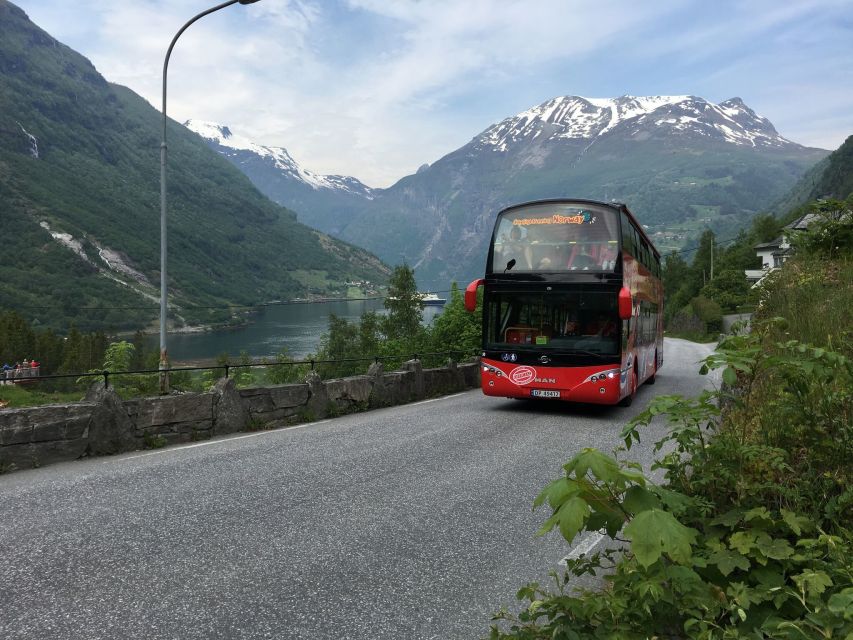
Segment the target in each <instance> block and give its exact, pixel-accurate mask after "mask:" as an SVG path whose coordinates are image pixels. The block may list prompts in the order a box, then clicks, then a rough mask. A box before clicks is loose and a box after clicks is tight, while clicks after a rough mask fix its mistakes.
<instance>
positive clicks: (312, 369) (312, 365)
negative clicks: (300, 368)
mask: <svg viewBox="0 0 853 640" xmlns="http://www.w3.org/2000/svg"><path fill="white" fill-rule="evenodd" d="M311 371H314V360H313V359H312V360H311Z"/></svg>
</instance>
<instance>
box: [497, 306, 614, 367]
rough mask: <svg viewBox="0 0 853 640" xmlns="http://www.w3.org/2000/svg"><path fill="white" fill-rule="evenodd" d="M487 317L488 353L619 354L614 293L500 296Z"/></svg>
mask: <svg viewBox="0 0 853 640" xmlns="http://www.w3.org/2000/svg"><path fill="white" fill-rule="evenodd" d="M486 313H487V328H486V336H487V338H486V348H487V349H492V350H510V349H540V350H541V349H548V350H554V351H560V352H564V353H571V352H585V353H596V354H601V355H616V354H617V353H619V327H620V324H619V322H618V316H617V313H616V295H615V293H614V292H584V293H581V292H553V293H552V292H548V293H496V294H494V295H493V296H492V297H491V299H490V301H489V303H488V305H487V309H486Z"/></svg>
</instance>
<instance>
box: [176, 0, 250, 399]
mask: <svg viewBox="0 0 853 640" xmlns="http://www.w3.org/2000/svg"><path fill="white" fill-rule="evenodd" d="M257 1H258V0H228V1H227V2H223V3H222V4H218V5H216V6H215V7H211V8H210V9H208V10H206V11H202V12H201V13H199V14H198V15H197V16H195V17H194V18H192V19H191V20H189V21H188V22H187V23H186V24H185V25H184V26H183V27H181V28H180V30H179V31H178V33H176V34H175V37H174V38H172V42H171V44H169V49H168V51H166V59H165V60H164V61H163V141H162V142H161V143H160V367H159V369H160V393H169V352H168V350H167V348H166V312H167V306H168V305H167V302H166V300H167V285H166V123H167V118H166V74H167V72H168V70H169V57H170V56H171V55H172V49H174V47H175V43H176V42H177V41H178V38H180V37H181V34H182V33H183V32H184V31H186V30H187V28H188V27H189V26H190V25H191V24H192V23H193V22H195V21H196V20H199V19H200V18H203V17H204V16H206V15H208V14H210V13H213V12H214V11H219V10H220V9H224V8H225V7H228V6H231V5H232V4H237V3H240V4H253V3H255V2H257Z"/></svg>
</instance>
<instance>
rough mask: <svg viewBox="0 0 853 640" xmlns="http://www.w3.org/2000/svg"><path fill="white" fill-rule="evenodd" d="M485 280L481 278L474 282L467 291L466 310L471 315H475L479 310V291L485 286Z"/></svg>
mask: <svg viewBox="0 0 853 640" xmlns="http://www.w3.org/2000/svg"><path fill="white" fill-rule="evenodd" d="M484 282H485V280H484V279H483V278H480V279H479V280H474V282H472V283H471V284H469V285H468V288H467V289H465V310H466V311H468V312H469V313H474V311H475V310H476V309H477V289H479V288H480V287H481V286H483V283H484Z"/></svg>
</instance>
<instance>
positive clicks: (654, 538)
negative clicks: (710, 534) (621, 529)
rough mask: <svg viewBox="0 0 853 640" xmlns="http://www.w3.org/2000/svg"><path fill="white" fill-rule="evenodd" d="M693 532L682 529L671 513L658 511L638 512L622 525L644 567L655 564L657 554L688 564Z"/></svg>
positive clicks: (694, 533) (694, 531) (694, 537)
mask: <svg viewBox="0 0 853 640" xmlns="http://www.w3.org/2000/svg"><path fill="white" fill-rule="evenodd" d="M696 533H697V532H696V530H695V529H690V528H688V527H685V526H684V525H683V524H681V523H680V522H679V521H678V520H676V519H675V518H674V517H673V516H672V514H670V513H667V512H666V511H661V510H660V509H650V510H648V511H642V512H640V513H639V514H637V516H636V517H635V518H634V519H633V520H632V521H631V522H630V523H628V525H626V526H625V535H626V536H627V537H628V539H629V540H630V541H631V550H632V551H633V552H634V555H635V556H636V558H637V561H638V562H639V563H640V564H642V565H643V566H644V567H648V566H649V565H651V564H653V563H655V562H657V560H658V558H660V556H661V553H666V554H667V555H668V556H669V557H670V558H672V559H673V560H674V561H675V562H678V563H682V564H683V563H686V562H688V561H689V560H690V556H691V555H692V550H691V545H692V544H693V542H694V541H695V540H696Z"/></svg>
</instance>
